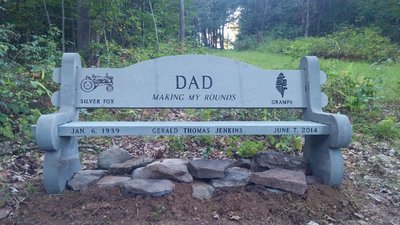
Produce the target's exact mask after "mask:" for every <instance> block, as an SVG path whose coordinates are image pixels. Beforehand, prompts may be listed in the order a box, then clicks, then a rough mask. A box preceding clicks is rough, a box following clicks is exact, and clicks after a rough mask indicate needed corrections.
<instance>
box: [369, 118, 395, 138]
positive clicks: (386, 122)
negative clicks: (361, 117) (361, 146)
mask: <svg viewBox="0 0 400 225" xmlns="http://www.w3.org/2000/svg"><path fill="white" fill-rule="evenodd" d="M372 131H373V133H374V135H375V136H376V137H378V138H381V139H384V140H388V141H393V140H399V139H400V123H399V122H398V121H396V118H395V117H388V118H385V119H383V120H381V121H380V122H379V123H377V124H375V125H374V126H373V127H372Z"/></svg>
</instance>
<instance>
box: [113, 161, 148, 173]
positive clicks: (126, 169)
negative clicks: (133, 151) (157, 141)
mask: <svg viewBox="0 0 400 225" xmlns="http://www.w3.org/2000/svg"><path fill="white" fill-rule="evenodd" d="M153 161H154V159H153V158H150V157H138V158H134V159H130V160H128V161H125V162H122V163H114V164H112V165H111V166H110V169H109V172H110V174H114V175H123V174H131V173H132V171H133V170H135V169H137V168H140V167H143V166H146V165H148V164H150V163H152V162H153Z"/></svg>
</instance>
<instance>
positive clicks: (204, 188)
mask: <svg viewBox="0 0 400 225" xmlns="http://www.w3.org/2000/svg"><path fill="white" fill-rule="evenodd" d="M214 190H215V189H214V187H213V186H211V185H209V184H207V183H204V182H195V183H193V184H192V196H193V197H194V198H197V199H201V200H205V199H210V198H212V196H213V194H214Z"/></svg>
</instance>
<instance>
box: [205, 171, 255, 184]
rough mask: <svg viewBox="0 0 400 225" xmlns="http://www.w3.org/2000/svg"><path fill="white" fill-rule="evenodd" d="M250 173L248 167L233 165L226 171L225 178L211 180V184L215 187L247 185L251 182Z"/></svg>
mask: <svg viewBox="0 0 400 225" xmlns="http://www.w3.org/2000/svg"><path fill="white" fill-rule="evenodd" d="M250 175H251V171H250V170H248V169H245V168H240V167H232V168H228V169H227V170H226V171H225V174H224V177H223V178H221V179H213V180H211V184H212V186H213V187H215V188H221V187H239V186H245V185H247V184H248V183H249V180H250Z"/></svg>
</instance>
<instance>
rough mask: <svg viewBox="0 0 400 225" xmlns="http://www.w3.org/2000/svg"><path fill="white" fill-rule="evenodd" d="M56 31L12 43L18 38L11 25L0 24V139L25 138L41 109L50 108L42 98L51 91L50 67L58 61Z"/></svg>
mask: <svg viewBox="0 0 400 225" xmlns="http://www.w3.org/2000/svg"><path fill="white" fill-rule="evenodd" d="M58 34H59V32H58V30H57V29H52V30H50V31H49V34H48V35H41V36H33V37H32V39H33V40H32V41H31V42H27V43H25V44H21V45H12V44H11V43H14V42H15V39H14V38H16V37H17V36H16V35H15V33H14V31H13V27H11V26H1V27H0V37H1V38H0V46H1V47H0V49H1V50H0V51H1V53H0V54H1V57H2V60H1V63H0V64H1V67H0V74H1V77H0V86H1V89H0V96H1V99H0V139H14V140H26V138H29V137H30V125H31V124H34V123H35V122H36V120H37V118H38V117H39V116H40V111H41V110H40V109H42V108H44V109H45V110H44V111H46V110H47V111H48V110H49V107H48V104H49V102H48V101H44V100H43V99H42V97H46V98H48V97H49V95H50V93H51V92H50V91H49V90H48V87H51V85H50V83H51V82H50V81H51V79H50V77H51V74H52V69H53V68H54V66H55V62H56V61H59V60H60V56H61V52H59V51H58V50H57V44H56V43H57V39H58ZM4 46H6V47H4ZM44 105H46V106H47V107H43V106H44Z"/></svg>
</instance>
